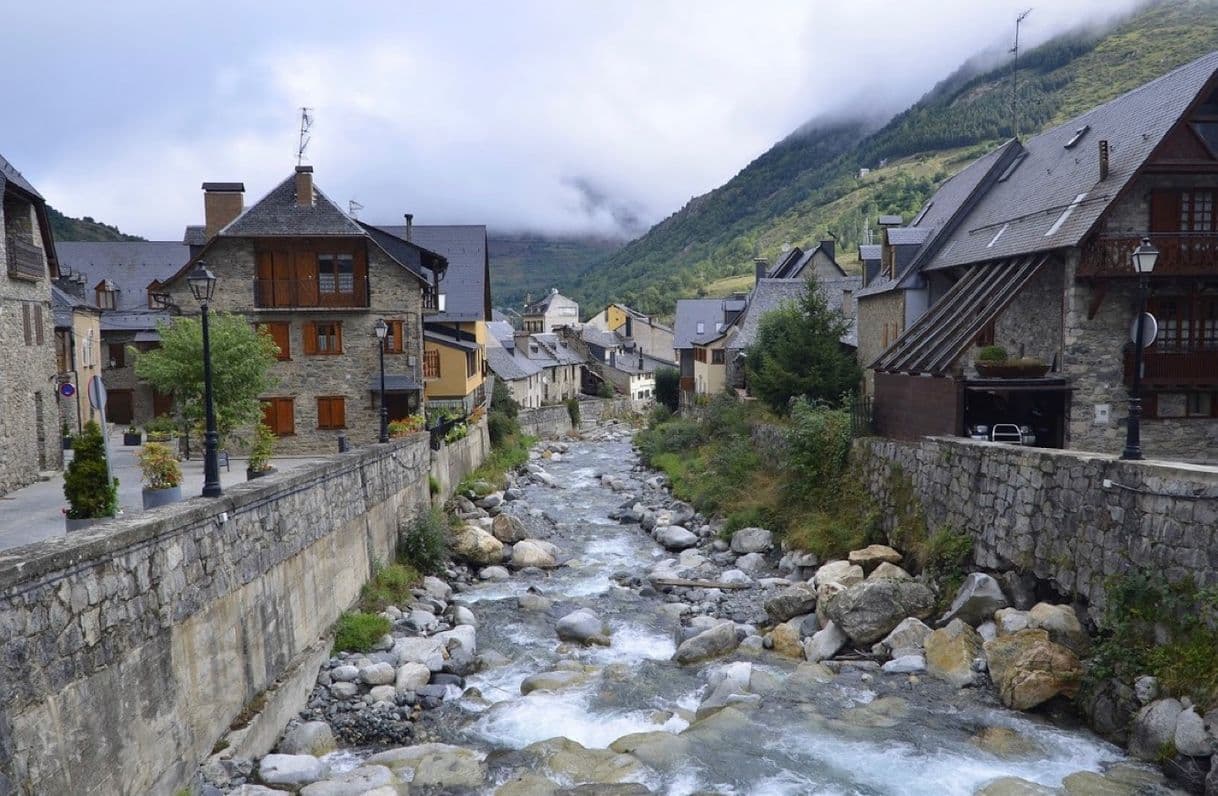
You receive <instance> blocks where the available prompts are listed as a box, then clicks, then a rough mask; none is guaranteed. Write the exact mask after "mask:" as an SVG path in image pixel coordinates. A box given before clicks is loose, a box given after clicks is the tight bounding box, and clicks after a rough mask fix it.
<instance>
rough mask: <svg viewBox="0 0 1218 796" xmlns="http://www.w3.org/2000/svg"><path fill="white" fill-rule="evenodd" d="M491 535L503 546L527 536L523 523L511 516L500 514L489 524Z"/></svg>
mask: <svg viewBox="0 0 1218 796" xmlns="http://www.w3.org/2000/svg"><path fill="white" fill-rule="evenodd" d="M491 533H492V534H493V535H494V536H495V538H496V539H498V540H499V541H501V542H503V543H504V544H515V543H516V542H519V541H520V540H521V539H524V538H525V537H527V536H528V535H529V532H528V530H527V529H526V528H525V527H524V523H523V522H521V521H520V519H519V518H518V517H513V516H512V515H511V514H500V515H499V516H497V517H495V521H494V522H493V523H491Z"/></svg>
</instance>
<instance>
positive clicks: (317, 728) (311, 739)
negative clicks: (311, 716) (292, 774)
mask: <svg viewBox="0 0 1218 796" xmlns="http://www.w3.org/2000/svg"><path fill="white" fill-rule="evenodd" d="M336 748H337V746H336V744H335V743H334V733H333V732H332V731H331V730H330V725H329V724H326V723H325V722H324V721H302V722H301V723H299V724H297V725H296V726H294V727H292V728H291V729H289V730H288V731H287V732H285V733H284V734H283V740H281V741H280V742H279V751H280V752H282V753H283V754H285V755H313V756H315V757H321V756H322V755H324V754H329V753H330V752H333V751H334V750H335V749H336Z"/></svg>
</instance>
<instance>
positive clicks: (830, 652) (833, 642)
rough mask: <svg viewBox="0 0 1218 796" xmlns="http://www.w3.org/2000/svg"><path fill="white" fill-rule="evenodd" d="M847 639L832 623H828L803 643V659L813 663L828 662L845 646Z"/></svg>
mask: <svg viewBox="0 0 1218 796" xmlns="http://www.w3.org/2000/svg"><path fill="white" fill-rule="evenodd" d="M848 640H849V639H848V638H847V636H846V634H845V633H844V632H843V631H842V630H841V629H840V628H839V627H838V626H837V625H835V624H834V623H833V622H829V623H828V624H826V625H825V626H824V627H822V628H821V629H820V630H818V631H816V632H815V633H813V634H812V638H810V639H808V640H807V641H805V642H804V657H805V658H807V659H808V660H809V661H812V662H813V663H815V662H817V661H823V660H828V659H829V658H832V657H833V656H834V655H836V654H837V653H838V651H839V650H841V648H842V647H844V646H846V642H847V641H848Z"/></svg>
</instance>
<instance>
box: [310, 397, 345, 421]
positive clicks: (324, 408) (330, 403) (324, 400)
mask: <svg viewBox="0 0 1218 796" xmlns="http://www.w3.org/2000/svg"><path fill="white" fill-rule="evenodd" d="M317 427H318V428H346V427H347V399H346V398H344V397H343V396H341V395H330V396H325V397H320V398H318V399H317Z"/></svg>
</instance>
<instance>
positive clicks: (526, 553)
mask: <svg viewBox="0 0 1218 796" xmlns="http://www.w3.org/2000/svg"><path fill="white" fill-rule="evenodd" d="M512 566H513V567H516V568H517V569H524V568H526V567H537V568H538V569H553V568H554V567H556V566H558V560H557V559H556V558H555V557H554V555H553V554H552V553H551V552H550V551H549V550H547V549H546V546H545V545H544V544H543V543H541V542H539V541H537V540H536V539H523V540H521V541H519V542H517V543H516V544H514V545H512Z"/></svg>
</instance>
